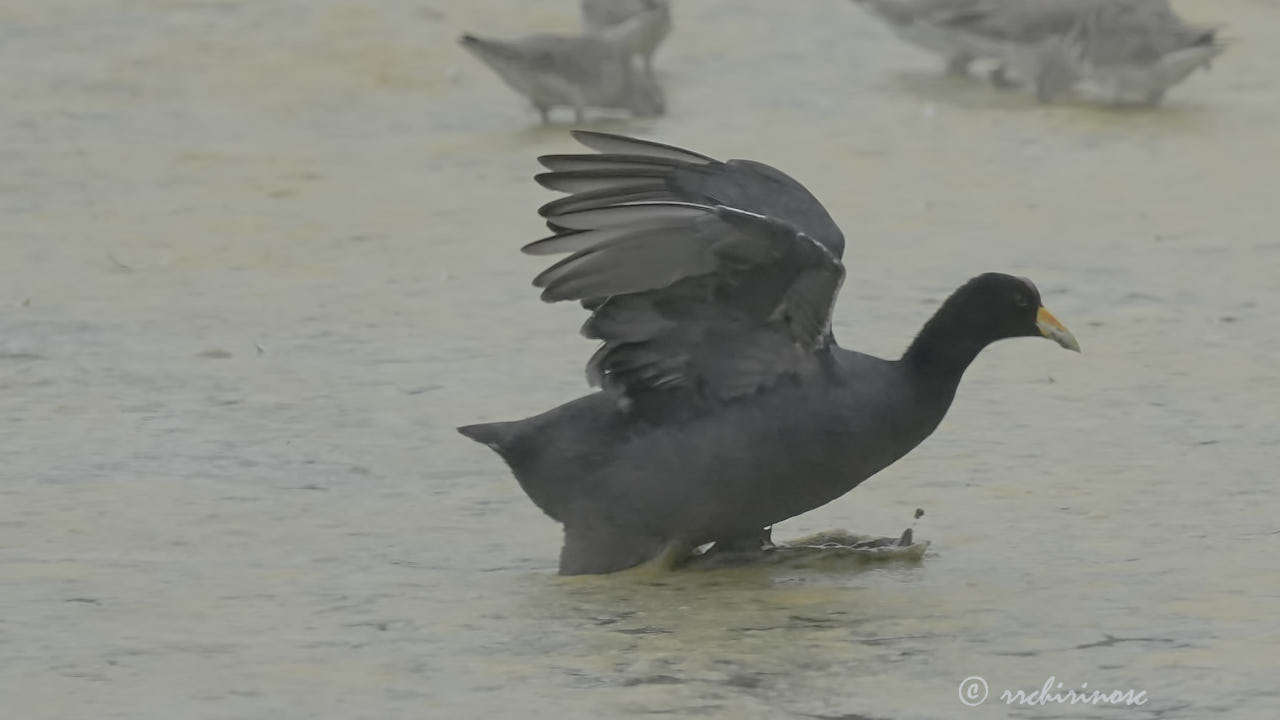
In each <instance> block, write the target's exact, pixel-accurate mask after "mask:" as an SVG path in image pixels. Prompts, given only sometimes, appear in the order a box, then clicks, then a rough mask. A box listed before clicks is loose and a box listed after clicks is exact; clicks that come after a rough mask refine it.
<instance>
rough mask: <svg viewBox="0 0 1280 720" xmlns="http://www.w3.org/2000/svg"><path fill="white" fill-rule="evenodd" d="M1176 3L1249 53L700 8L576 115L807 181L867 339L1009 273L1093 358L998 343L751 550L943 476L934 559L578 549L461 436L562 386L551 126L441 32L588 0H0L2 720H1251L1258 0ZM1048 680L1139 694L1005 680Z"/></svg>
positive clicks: (576, 386) (1267, 542)
mask: <svg viewBox="0 0 1280 720" xmlns="http://www.w3.org/2000/svg"><path fill="white" fill-rule="evenodd" d="M1181 5H1182V6H1183V9H1184V10H1185V11H1186V13H1187V14H1188V15H1190V16H1191V17H1193V18H1196V19H1206V20H1212V21H1222V22H1224V23H1226V24H1227V25H1228V27H1229V33H1228V34H1229V35H1231V36H1232V37H1234V38H1237V40H1238V42H1237V43H1236V44H1235V45H1234V46H1233V47H1232V48H1231V50H1230V51H1229V52H1228V53H1227V54H1226V55H1224V56H1223V57H1222V58H1221V59H1220V60H1219V62H1217V63H1216V64H1215V67H1214V71H1213V72H1212V73H1210V74H1207V75H1197V76H1195V77H1194V78H1193V79H1192V80H1190V81H1189V82H1188V83H1187V84H1186V85H1185V86H1181V87H1179V88H1176V89H1175V90H1174V91H1173V93H1172V94H1171V96H1170V101H1169V104H1168V106H1167V107H1166V108H1164V109H1163V110H1162V111H1160V112H1156V113H1135V112H1125V113H1118V112H1109V111H1104V110H1098V109H1094V108H1089V107H1081V106H1063V107H1051V108H1044V107H1039V106H1036V105H1035V104H1034V103H1032V102H1031V101H1030V99H1029V98H1027V97H1025V96H1023V95H1018V94H1000V93H995V92H993V91H992V90H990V89H988V88H986V87H984V86H982V85H981V84H978V83H962V82H954V81H947V80H943V79H941V78H939V77H938V74H937V72H936V70H937V63H935V62H934V61H933V60H932V59H931V58H928V57H926V56H924V55H922V54H920V53H918V52H916V51H914V50H912V49H910V48H907V47H903V46H901V45H900V44H899V43H898V42H896V41H895V40H894V39H892V38H891V37H890V36H889V35H888V33H887V32H886V31H884V30H883V29H882V28H880V27H879V26H878V25H876V24H875V23H874V22H873V21H872V20H871V19H869V18H868V17H866V16H865V15H864V14H862V13H861V12H859V11H858V10H857V9H856V8H853V7H849V6H848V3H844V2H839V1H837V0H831V1H829V2H827V1H820V0H804V1H803V2H800V1H797V2H794V3H790V2H788V3H777V2H774V3H770V2H766V1H765V0H754V1H752V2H746V0H699V1H697V2H694V1H693V0H687V1H686V0H677V3H676V8H675V9H676V23H677V27H676V31H675V33H674V34H673V36H672V38H671V40H670V42H669V44H668V45H667V46H666V48H665V49H664V51H663V52H662V53H660V55H659V65H660V69H661V71H662V72H663V77H664V80H665V82H666V84H667V87H668V94H669V96H670V98H669V99H670V103H671V110H672V112H671V115H670V116H669V117H667V118H663V119H660V120H656V121H651V122H636V123H633V122H626V121H610V122H604V123H600V124H599V125H598V126H599V127H603V128H606V129H614V130H622V131H628V132H636V133H639V134H645V135H651V136H656V137H659V138H661V139H665V140H667V141H670V142H674V143H677V144H680V145H685V146H688V147H692V148H695V149H698V150H701V151H704V152H707V153H709V154H713V155H716V156H718V157H722V158H728V157H753V158H757V159H761V160H765V161H768V162H772V163H774V164H776V165H778V166H780V167H782V168H783V169H785V170H786V171H788V172H790V173H792V174H793V175H795V176H796V177H798V178H800V179H801V180H803V181H804V182H805V183H806V184H807V185H808V186H809V187H810V188H812V189H813V190H814V192H815V193H817V194H818V195H819V197H821V198H822V199H823V200H824V201H825V202H826V203H827V205H828V206H829V207H830V208H831V210H832V213H833V215H834V216H835V217H836V219H837V220H838V221H839V222H840V223H841V224H842V226H843V227H844V229H845V232H846V235H847V236H848V238H849V249H848V251H847V254H846V263H847V265H848V267H849V279H848V281H847V282H846V284H845V289H844V292H843V295H842V298H841V304H840V307H839V311H838V318H837V331H838V337H839V338H840V339H841V340H842V342H843V343H844V344H846V345H849V346H853V347H857V348H859V349H864V350H868V351H872V352H878V353H884V354H893V353H896V352H898V351H900V350H901V348H902V347H903V346H904V345H905V344H906V342H907V341H908V339H909V338H910V336H911V335H912V334H913V333H914V332H915V331H916V329H917V328H918V326H919V324H920V323H921V322H922V321H923V320H924V319H925V318H926V317H927V315H928V314H929V313H930V312H932V310H933V308H934V307H935V305H936V304H937V302H938V301H940V299H941V298H942V297H943V296H945V294H946V293H947V292H949V291H950V290H951V289H952V288H953V287H954V286H956V285H958V284H959V283H960V282H962V281H963V280H964V279H966V278H968V277H969V276H971V275H973V274H975V273H977V272H981V271H985V270H1004V271H1011V272H1017V273H1021V274H1026V275H1029V276H1031V277H1032V278H1033V279H1035V280H1036V281H1037V283H1038V284H1039V285H1040V287H1041V290H1042V291H1043V293H1044V295H1045V298H1046V302H1047V303H1048V305H1049V307H1050V308H1051V309H1053V311H1054V312H1055V313H1056V314H1057V315H1058V316H1059V317H1060V318H1061V319H1062V320H1063V321H1064V322H1066V323H1067V325H1068V326H1070V327H1071V328H1072V330H1074V331H1075V333H1076V335H1077V336H1078V337H1079V338H1080V341H1081V343H1082V344H1083V346H1084V349H1085V354H1084V355H1081V356H1077V355H1074V354H1071V353H1066V352H1062V351H1061V350H1059V349H1057V348H1056V347H1054V346H1053V345H1052V344H1050V343H1046V342H1031V341H1027V342H1021V341H1019V342H1008V343H1003V344H1000V345H998V346H996V347H994V348H992V349H990V350H989V351H987V352H986V353H985V354H984V355H983V356H982V358H980V360H979V361H978V362H977V363H976V364H975V366H974V367H973V368H972V369H971V370H970V372H969V374H968V376H967V378H966V381H965V383H964V385H962V387H961V391H960V394H959V397H958V398H957V401H956V404H955V406H954V408H953V410H952V412H951V414H950V416H949V417H948V419H947V421H946V422H945V423H944V424H943V426H942V427H941V428H940V429H939V431H938V432H937V434H936V435H935V436H934V437H933V438H932V439H930V440H929V441H928V442H927V443H925V445H924V446H922V447H921V448H920V449H919V450H918V451H917V452H915V453H913V454H912V455H910V456H909V457H908V458H907V459H906V460H904V461H902V462H901V463H899V464H897V465H895V466H893V467H892V468H890V469H889V470H887V471H886V472H885V473H883V474H882V475H881V476H879V477H877V478H875V479H873V480H872V481H870V482H869V483H868V484H866V485H864V486H863V487H860V488H859V489H858V490H856V491H855V492H854V493H852V494H850V495H849V496H846V497H845V498H843V499H841V500H839V501H837V502H835V503H832V504H831V505H830V506H828V507H826V508H823V509H821V510H819V511H816V512H814V513H811V514H809V515H806V516H803V517H800V518H797V519H794V520H792V521H789V522H787V523H784V524H782V525H780V526H779V527H778V528H777V529H776V531H775V535H776V536H777V537H779V538H781V539H786V538H789V537H796V536H799V535H804V534H807V533H810V532H814V531H818V530H823V529H827V528H849V529H852V530H855V531H859V532H867V533H875V534H886V535H896V534H897V533H898V532H900V531H901V529H902V528H903V527H905V526H906V525H908V524H909V523H910V515H911V512H912V510H914V508H916V507H923V508H925V509H926V510H927V512H928V514H927V515H926V516H925V517H924V518H923V519H922V520H921V521H919V523H918V524H917V525H916V537H917V538H919V539H927V540H929V541H931V542H932V544H933V545H932V548H933V549H932V550H931V552H930V554H929V555H928V556H927V557H926V558H925V559H924V561H923V562H921V563H919V564H897V565H883V566H873V567H870V568H866V567H861V566H840V565H836V566H835V567H821V568H794V567H787V566H770V567H758V568H746V569H735V570H724V571H716V572H701V573H685V574H677V575H670V576H666V577H659V578H653V577H647V578H646V577H638V578H637V577H628V578H606V579H594V578H587V579H562V578H558V577H556V576H555V575H554V567H555V561H556V554H557V552H558V549H559V531H558V528H557V527H556V526H555V525H554V523H552V522H550V521H549V520H547V519H546V518H544V517H543V516H542V515H541V514H540V513H539V512H538V511H537V510H536V508H534V507H533V506H532V504H530V503H529V502H528V501H527V500H526V498H525V497H524V496H523V494H522V493H521V492H520V490H519V488H518V487H517V486H516V484H515V482H514V481H513V480H512V479H511V478H510V476H509V475H508V474H507V472H506V471H505V468H504V467H503V466H502V464H501V463H500V462H499V461H498V459H497V458H496V457H495V456H493V455H492V453H490V452H489V451H488V450H486V449H485V448H483V447H481V446H479V445H475V444H473V443H470V442H468V441H466V440H464V439H462V438H461V437H459V436H457V435H456V434H454V432H453V429H452V428H453V426H454V425H456V424H459V423H463V422H475V421H483V420H492V419H507V418H515V417H521V416H524V415H526V414H530V413H533V412H536V411H540V410H542V409H545V408H547V407H550V406H552V405H554V404H557V403H559V402H562V401H564V400H567V399H570V398H572V397H574V396H576V395H577V394H579V393H581V392H582V391H583V382H582V379H581V377H582V376H581V367H582V363H583V362H584V360H585V358H586V356H587V354H588V353H589V352H590V345H589V344H588V343H586V342H585V341H581V340H578V339H577V338H576V336H575V334H574V333H575V332H576V329H577V327H578V325H579V324H580V322H581V316H580V313H579V311H578V310H576V309H575V308H573V307H568V306H566V307H559V306H547V305H543V304H541V303H539V302H538V301H537V299H536V294H535V292H534V291H533V290H532V289H531V288H530V287H528V281H529V279H530V278H531V277H532V274H533V273H534V272H536V271H537V270H538V269H539V268H540V266H541V265H540V262H539V260H538V259H536V258H526V257H523V256H521V255H520V254H519V253H518V252H516V248H517V247H518V246H519V245H520V244H522V243H524V242H526V241H528V240H531V239H534V238H536V237H538V236H539V234H540V233H541V232H542V228H541V225H540V223H538V222H537V220H536V218H535V217H534V216H533V209H534V208H535V207H536V206H537V205H538V204H541V203H542V202H544V201H546V200H547V199H549V198H550V197H552V196H551V195H550V194H549V193H546V192H545V191H543V190H541V189H540V188H538V187H537V186H535V185H534V184H533V183H532V182H531V181H530V180H529V176H530V175H531V173H532V172H534V171H535V169H536V166H535V164H534V162H533V157H534V156H536V155H538V154H541V153H548V152H563V151H568V150H571V149H572V148H573V147H574V146H573V145H572V143H571V142H570V141H569V139H568V138H567V137H566V135H565V133H564V128H563V127H560V128H551V129H547V128H542V127H538V126H537V125H536V124H535V122H536V116H535V115H534V114H533V112H532V111H531V110H528V109H526V108H524V107H523V106H522V104H521V102H520V101H519V100H518V99H517V98H516V97H515V96H514V95H512V94H511V93H510V92H509V91H508V90H507V89H506V88H505V87H503V86H502V85H501V84H500V83H499V81H498V80H497V79H496V78H494V77H492V76H491V75H490V74H488V72H487V71H486V70H485V69H484V68H482V67H480V66H479V65H477V64H476V63H474V62H473V61H471V59H470V58H469V57H467V56H466V55H465V54H464V53H463V52H462V51H461V50H460V49H458V48H456V46H455V45H454V37H455V36H456V35H457V34H458V33H459V32H461V31H462V30H464V29H466V30H477V31H481V30H483V31H487V32H491V33H493V34H517V33H520V32H525V31H529V30H531V29H535V28H536V29H543V30H548V29H566V28H571V27H574V26H575V25H576V22H577V18H576V2H573V1H572V0H559V1H557V2H551V1H550V0H539V1H538V2H528V1H526V2H499V1H498V0H472V1H471V2H468V3H465V4H464V3H460V2H459V3H449V4H446V3H443V2H440V3H438V4H437V5H434V6H427V5H421V4H417V3H413V2H404V1H401V0H384V1H383V2H378V3H355V2H337V1H336V0H282V1H281V2H248V1H243V2H237V1H227V2H214V1H209V2H194V1H193V2H177V1H172V2H161V1H160V0H96V1H93V0H79V1H76V2H72V1H70V0H58V1H56V2H50V1H49V0H7V2H5V3H3V4H0V67H3V68H4V71H3V72H2V73H0V97H2V98H3V103H2V104H0V121H2V122H0V212H2V213H3V215H2V216H3V218H4V232H3V238H2V239H0V391H2V392H3V395H2V396H3V401H2V403H0V442H2V443H3V448H4V458H3V464H2V465H0V468H2V469H0V660H2V661H3V662H0V708H3V709H2V710H0V717H3V718H6V719H7V718H15V719H22V720H27V719H37V718H58V719H62V718H93V719H94V720H99V719H103V718H129V719H131V720H132V719H140V718H147V719H150V718H156V719H165V720H168V719H171V718H184V719H185V718H305V717H317V718H344V719H345V718H376V719H385V718H428V717H429V718H436V717H439V718H471V717H476V718H506V717H519V718H526V717H531V718H541V717H546V718H604V717H615V716H619V715H628V714H636V715H645V714H654V713H668V714H670V715H673V716H676V717H683V716H699V717H713V718H744V717H761V718H784V717H797V718H805V717H827V716H831V717H840V716H842V715H846V714H850V713H860V714H863V715H867V716H871V717H877V718H894V719H899V718H941V719H949V718H962V717H973V718H1000V717H1007V716H1010V714H1011V713H1012V714H1013V716H1016V717H1027V718H1049V717H1112V718H1114V717H1125V718H1128V717H1137V718H1189V719H1195V720H1200V719H1201V718H1206V717H1224V718H1226V717H1229V718H1246V719H1252V718H1258V719H1260V720H1261V719H1266V720H1271V719H1272V718H1274V717H1275V716H1276V712H1277V711H1276V708H1277V707H1280V696H1278V695H1277V691H1276V689H1275V688H1276V684H1275V682H1276V681H1275V678H1276V671H1277V669H1280V667H1278V666H1280V661H1277V659H1276V658H1277V655H1276V649H1277V644H1278V643H1280V571H1277V568H1276V563H1275V558H1276V554H1277V550H1280V532H1278V531H1280V519H1277V518H1280V500H1278V499H1277V489H1276V484H1275V480H1276V467H1277V461H1278V460H1280V441H1278V440H1277V438H1278V437H1280V333H1277V324H1276V320H1275V314H1276V306H1277V303H1278V302H1280V239H1278V238H1277V237H1276V235H1275V227H1276V220H1277V217H1280V215H1278V210H1277V202H1276V194H1275V180H1276V177H1277V170H1276V167H1277V166H1276V161H1275V150H1274V148H1277V147H1280V86H1278V84H1277V76H1276V73H1275V68H1276V64H1275V55H1274V48H1275V47H1276V46H1277V44H1280V7H1277V5H1276V4H1275V3H1272V2H1261V1H1260V0H1259V1H1253V2H1250V1H1249V0H1222V1H1221V2H1215V3H1207V2H1201V3H1192V2H1185V3H1182V4H1181ZM259 347H260V350H259ZM210 351H212V352H210ZM228 354H229V357H228V356H227V355H228ZM1107 636H1115V637H1118V638H1146V639H1145V640H1131V641H1127V642H1116V643H1106V642H1103V641H1105V639H1106V638H1107ZM1100 642H1101V643H1102V644H1098V643H1100ZM970 675H981V676H984V677H985V678H986V679H987V680H988V681H989V683H990V686H991V688H992V690H993V693H992V694H993V697H992V699H991V700H989V701H988V702H987V704H986V705H985V706H983V707H981V708H978V709H971V708H966V707H964V706H962V705H961V704H960V703H959V699H958V697H957V686H958V685H959V683H960V681H961V680H962V679H964V678H965V677H967V676H970ZM1050 675H1053V676H1056V677H1057V678H1058V680H1060V681H1063V682H1064V685H1065V686H1067V687H1073V688H1078V687H1079V686H1080V684H1081V683H1085V682H1087V683H1089V687H1090V688H1099V689H1110V688H1130V687H1134V688H1138V689H1144V690H1146V691H1147V692H1148V696H1149V697H1150V702H1149V703H1148V705H1146V706H1145V707H1144V708H1143V709H1142V710H1141V711H1137V710H1119V711H1108V710H1107V709H1105V708H1097V709H1093V708H1082V707H1079V706H1077V707H1075V708H1071V707H1058V706H1053V705H1049V706H1045V707H1034V708H1023V709H1021V710H1018V709H1010V708H1006V707H1004V706H1003V705H1001V704H999V703H998V702H996V699H995V697H994V696H995V695H997V694H998V693H999V691H1000V690H1001V689H1004V688H1015V689H1016V688H1022V689H1026V690H1031V689H1034V688H1038V687H1040V686H1041V685H1042V684H1043V683H1044V681H1045V679H1046V678H1047V677H1048V676H1050Z"/></svg>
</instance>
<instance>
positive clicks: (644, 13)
mask: <svg viewBox="0 0 1280 720" xmlns="http://www.w3.org/2000/svg"><path fill="white" fill-rule="evenodd" d="M582 25H583V27H584V28H585V29H586V31H587V32H588V33H603V32H610V31H612V30H615V29H617V28H621V30H622V32H621V33H620V42H621V43H622V44H623V46H624V47H625V48H626V49H627V52H628V54H629V55H632V56H636V57H639V58H640V59H641V62H642V63H643V67H644V72H645V75H646V76H648V78H649V79H650V80H652V79H653V54H654V53H655V52H656V51H657V49H658V45H660V44H662V41H663V40H665V39H666V37H667V35H669V34H670V33H671V3H670V2H669V1H668V0H582Z"/></svg>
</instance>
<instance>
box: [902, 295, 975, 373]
mask: <svg viewBox="0 0 1280 720" xmlns="http://www.w3.org/2000/svg"><path fill="white" fill-rule="evenodd" d="M957 305H958V303H956V302H954V298H952V299H949V300H947V302H945V303H943V304H942V307H940V308H938V312H936V313H934V315H933V317H931V318H929V321H928V322H926V323H925V324H924V327H923V328H921V329H920V333H919V334H918V335H916V339H915V340H914V341H912V343H911V346H910V347H908V348H907V351H906V352H904V353H903V354H902V361H901V362H902V364H903V365H905V366H907V367H908V368H910V369H911V370H912V371H913V372H915V373H918V374H919V375H921V376H922V377H925V378H927V379H929V380H932V381H936V382H939V383H941V384H943V385H950V386H952V387H953V388H954V387H955V386H956V385H957V384H959V382H960V377H961V376H962V375H964V371H965V369H966V368H968V367H969V363H972V362H973V360H974V358H976V357H978V353H980V352H982V349H983V348H985V347H986V346H987V345H989V344H990V342H991V341H990V339H988V338H987V337H985V335H984V334H983V333H981V332H979V331H977V328H973V327H970V324H971V323H970V322H967V319H968V318H967V317H966V313H964V312H962V311H961V309H960V308H959V307H957Z"/></svg>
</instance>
